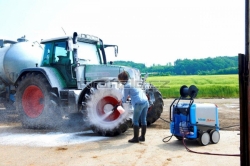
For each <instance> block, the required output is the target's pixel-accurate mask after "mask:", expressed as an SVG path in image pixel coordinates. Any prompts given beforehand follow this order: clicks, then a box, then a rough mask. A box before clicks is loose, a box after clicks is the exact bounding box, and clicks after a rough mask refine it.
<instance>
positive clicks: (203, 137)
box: [198, 131, 210, 146]
mask: <svg viewBox="0 0 250 166" xmlns="http://www.w3.org/2000/svg"><path fill="white" fill-rule="evenodd" d="M209 141H210V136H209V134H208V132H204V131H203V132H200V133H199V138H198V142H199V144H200V145H203V146H206V145H207V144H208V143H209Z"/></svg>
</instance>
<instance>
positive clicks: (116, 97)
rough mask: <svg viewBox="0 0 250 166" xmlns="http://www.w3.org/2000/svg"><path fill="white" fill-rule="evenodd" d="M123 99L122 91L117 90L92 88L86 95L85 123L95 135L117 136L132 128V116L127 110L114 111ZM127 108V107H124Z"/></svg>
mask: <svg viewBox="0 0 250 166" xmlns="http://www.w3.org/2000/svg"><path fill="white" fill-rule="evenodd" d="M121 98H122V94H121V91H120V90H118V89H116V88H100V89H97V88H94V87H92V88H91V91H90V92H89V93H87V94H85V103H86V107H85V109H84V111H83V114H84V121H85V122H86V123H88V124H89V126H90V128H91V129H92V130H93V132H94V133H98V134H99V135H103V136H116V135H120V134H121V133H124V132H125V131H126V130H127V129H128V128H129V127H130V126H131V115H132V112H130V111H129V110H127V109H128V107H127V108H124V109H125V110H126V111H125V112H124V113H120V112H119V111H118V110H117V109H114V110H112V109H113V108H114V107H115V106H116V105H118V104H119V101H120V100H121ZM124 107H126V106H124Z"/></svg>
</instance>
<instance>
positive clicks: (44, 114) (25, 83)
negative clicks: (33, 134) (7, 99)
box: [16, 73, 61, 129]
mask: <svg viewBox="0 0 250 166" xmlns="http://www.w3.org/2000/svg"><path fill="white" fill-rule="evenodd" d="M16 100H17V101H16V105H17V110H18V113H19V116H20V119H21V122H22V125H23V127H25V128H37V129H39V128H54V127H57V126H58V125H60V123H61V114H60V111H59V110H58V103H59V101H58V96H57V95H56V94H55V93H53V92H52V91H51V87H50V85H49V83H48V82H47V80H46V79H45V78H44V77H43V75H41V74H35V73H28V74H26V75H25V76H23V77H22V78H21V80H19V82H18V87H17V93H16Z"/></svg>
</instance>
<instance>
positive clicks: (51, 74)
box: [14, 67, 66, 91]
mask: <svg viewBox="0 0 250 166" xmlns="http://www.w3.org/2000/svg"><path fill="white" fill-rule="evenodd" d="M29 72H36V73H42V74H43V75H44V77H45V78H46V79H47V81H48V83H49V84H50V86H51V87H52V88H57V89H58V91H60V90H61V89H63V88H64V87H66V84H65V83H64V81H63V78H62V76H61V75H60V73H59V72H58V71H57V70H56V69H54V68H52V67H36V68H27V69H23V70H21V72H20V73H19V76H18V78H17V80H16V82H15V84H14V85H15V86H17V83H18V81H19V80H20V79H21V78H22V77H23V76H24V75H26V74H27V73H29Z"/></svg>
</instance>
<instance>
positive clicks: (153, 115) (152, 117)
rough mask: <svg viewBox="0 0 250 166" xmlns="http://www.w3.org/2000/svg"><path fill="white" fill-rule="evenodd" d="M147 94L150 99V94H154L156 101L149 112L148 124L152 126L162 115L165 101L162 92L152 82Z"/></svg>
mask: <svg viewBox="0 0 250 166" xmlns="http://www.w3.org/2000/svg"><path fill="white" fill-rule="evenodd" d="M146 93H147V96H148V98H149V100H150V96H152V95H154V98H155V101H154V102H153V103H152V105H151V106H150V107H149V109H148V113H147V125H148V126H150V125H151V124H153V123H154V122H155V121H156V120H158V119H159V118H160V116H161V113H162V111H163V106H164V102H163V99H162V95H161V92H160V91H159V90H158V89H157V88H155V87H154V86H153V85H151V84H150V88H149V89H148V90H147V92H146Z"/></svg>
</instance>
